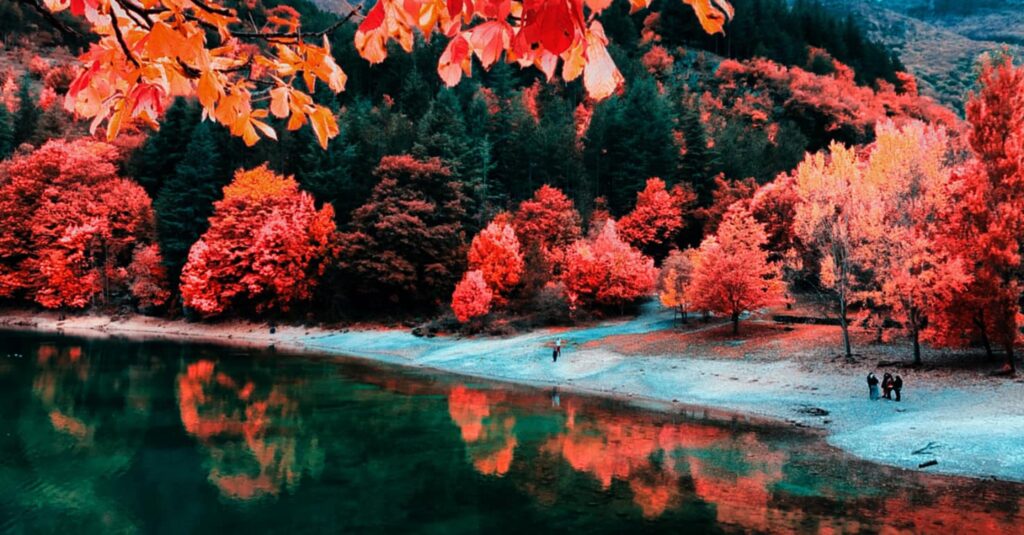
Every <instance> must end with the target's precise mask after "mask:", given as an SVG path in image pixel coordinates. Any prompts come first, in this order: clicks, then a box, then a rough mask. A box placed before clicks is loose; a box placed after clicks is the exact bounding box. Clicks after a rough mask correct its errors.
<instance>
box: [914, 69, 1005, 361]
mask: <svg viewBox="0 0 1024 535" xmlns="http://www.w3.org/2000/svg"><path fill="white" fill-rule="evenodd" d="M979 82H980V85H981V89H980V91H979V92H978V93H977V94H974V95H972V96H971V98H970V100H969V101H968V103H967V119H968V121H969V122H970V124H971V131H970V135H969V138H968V139H969V143H970V146H971V148H972V149H973V150H974V158H973V159H972V160H971V161H969V162H968V163H967V164H966V165H965V166H963V168H961V169H960V170H959V171H958V172H957V173H956V174H955V176H954V179H953V183H954V192H955V193H954V195H953V199H952V200H951V201H950V206H951V208H952V210H951V213H950V217H949V223H948V226H949V228H950V232H948V233H947V236H946V239H948V240H950V242H951V243H950V247H951V248H953V249H954V250H959V251H961V252H962V254H963V255H964V257H965V258H966V265H968V266H971V270H970V274H971V275H972V277H973V280H972V282H971V283H970V284H969V285H967V287H966V288H965V289H964V290H963V291H962V292H959V293H958V294H957V295H956V296H955V298H954V299H951V300H949V301H948V302H947V306H946V307H945V308H944V310H943V313H942V314H941V315H940V316H939V317H937V318H936V321H935V322H934V327H935V328H934V329H932V331H933V334H934V337H933V339H934V341H937V342H940V343H946V344H953V343H958V342H959V343H965V342H970V341H981V342H982V343H984V344H985V346H986V348H989V349H990V344H991V343H995V344H998V345H1000V346H1002V347H1003V349H1004V350H1005V351H1006V363H1007V366H1008V368H1009V369H1010V370H1011V371H1012V370H1014V369H1015V367H1016V365H1015V359H1014V345H1015V344H1016V341H1017V337H1018V315H1019V313H1020V304H1019V299H1020V295H1021V279H1020V268H1021V239H1022V237H1024V102H1022V100H1021V95H1024V68H1021V67H1014V65H1013V64H1012V62H1011V60H1010V59H1005V60H1002V61H999V62H991V61H990V62H988V63H986V64H985V65H984V67H983V69H982V72H981V76H980V77H979ZM990 353H991V350H990Z"/></svg>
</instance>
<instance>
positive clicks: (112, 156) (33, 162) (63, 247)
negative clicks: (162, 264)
mask: <svg viewBox="0 0 1024 535" xmlns="http://www.w3.org/2000/svg"><path fill="white" fill-rule="evenodd" d="M117 158H118V154H117V150H116V149H115V148H114V147H113V146H111V145H107V144H106V143H98V142H95V141H90V140H84V139H83V140H76V141H72V142H65V141H60V140H58V141H51V142H49V143H47V144H45V145H43V146H42V147H40V148H39V149H38V150H36V151H33V152H32V153H29V154H21V155H18V156H16V157H14V158H12V159H11V160H8V161H6V162H5V163H4V164H3V165H2V167H0V221H2V222H3V223H2V224H3V228H4V229H5V232H3V233H2V234H0V295H2V296H3V297H7V298H15V299H18V298H22V299H30V300H33V301H36V302H37V303H39V304H41V305H43V306H44V307H47V308H61V309H64V308H83V307H86V306H88V305H90V304H98V305H113V304H128V303H130V302H131V301H132V300H135V301H136V302H139V303H140V304H142V303H141V301H146V303H145V305H147V306H159V305H160V304H162V302H163V300H164V298H161V297H160V296H162V295H163V293H162V292H160V291H147V293H146V294H145V295H142V294H135V293H134V292H133V290H134V289H135V288H134V281H135V277H134V276H133V275H132V274H131V273H130V265H131V263H132V262H133V259H134V257H135V254H136V253H137V252H138V251H139V250H140V249H145V248H148V247H150V246H151V245H153V243H154V241H155V232H154V221H153V219H154V216H153V209H152V206H151V202H150V199H149V196H148V195H146V192H145V191H144V190H143V189H142V188H141V187H139V186H138V185H137V184H135V183H133V182H130V181H128V180H124V179H121V178H118V177H117V175H116V173H117V168H116V166H115V165H114V163H115V162H116V160H117ZM152 254H154V255H156V256H157V257H158V256H159V252H158V251H153V253H152ZM152 277H153V279H152V280H151V281H150V282H151V285H154V286H159V287H161V288H166V281H165V280H162V278H161V277H160V274H159V272H154V273H153V274H152Z"/></svg>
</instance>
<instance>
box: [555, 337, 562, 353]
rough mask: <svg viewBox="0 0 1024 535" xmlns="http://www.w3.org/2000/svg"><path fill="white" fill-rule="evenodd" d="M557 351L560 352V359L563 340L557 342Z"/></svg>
mask: <svg viewBox="0 0 1024 535" xmlns="http://www.w3.org/2000/svg"><path fill="white" fill-rule="evenodd" d="M555 351H557V352H558V356H559V357H561V356H562V339H561V338H559V339H557V340H555Z"/></svg>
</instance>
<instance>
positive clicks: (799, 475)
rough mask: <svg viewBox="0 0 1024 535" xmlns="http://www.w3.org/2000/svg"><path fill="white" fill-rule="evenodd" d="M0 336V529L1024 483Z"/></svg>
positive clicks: (940, 497) (564, 510)
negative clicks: (0, 359)
mask: <svg viewBox="0 0 1024 535" xmlns="http://www.w3.org/2000/svg"><path fill="white" fill-rule="evenodd" d="M0 344H2V345H3V347H0V353H15V352H18V353H23V354H25V355H26V356H27V358H25V359H23V360H19V361H15V360H11V361H5V362H4V366H3V367H2V368H0V417H2V418H3V422H5V423H7V424H8V425H7V426H6V427H7V428H8V429H12V430H13V431H14V432H13V433H7V434H6V435H2V434H0V532H6V531H15V532H36V531H42V532H52V531H67V530H71V531H74V532H76V533H79V532H110V531H118V532H120V531H147V532H195V531H223V530H225V529H228V530H236V531H237V530H256V531H260V532H263V531H280V532H308V531H329V532H349V531H357V532H364V531H372V532H381V531H384V532H395V531H399V532H406V531H424V530H425V531H434V532H445V533H448V532H487V533H491V532H520V531H524V530H527V529H531V528H534V527H535V526H545V527H546V528H548V529H544V530H542V531H548V530H550V531H581V530H582V531H598V532H622V531H627V530H632V529H637V528H638V526H642V527H643V529H644V530H646V531H652V532H659V531H668V532H675V531H678V530H679V529H686V530H688V531H692V532H703V531H727V532H773V533H860V532H867V533H875V532H886V533H898V532H918V533H943V534H945V533H1022V530H1021V527H1020V526H1021V525H1022V524H1021V523H1022V521H1024V515H1022V510H1024V498H1022V488H1024V487H1022V486H1020V485H1012V484H1004V483H996V482H987V481H979V480H967V479H961V478H947V477H939V476H931V475H928V474H923V473H918V472H905V471H900V470H895V469H890V468H885V467H879V466H876V465H872V464H869V463H864V462H859V461H855V460H851V459H850V458H848V457H846V456H843V455H841V454H840V453H839V452H837V451H835V450H833V449H831V448H829V447H827V446H826V445H824V444H823V443H822V442H821V441H820V440H818V439H816V438H814V437H811V436H807V435H804V434H798V433H796V432H794V431H792V430H787V429H781V428H777V427H773V426H768V425H765V424H761V423H756V422H748V421H744V420H743V419H733V418H732V417H729V416H726V415H716V414H713V413H706V412H704V411H698V412H694V413H692V414H674V415H666V414H658V413H652V412H647V411H642V410H639V409H636V408H631V407H629V406H627V405H625V404H623V403H618V402H611V401H601V400H595V399H592V398H587V397H582V396H579V395H576V394H573V393H572V392H566V391H564V390H563V391H557V390H554V391H551V390H549V391H541V390H533V389H520V388H510V387H504V386H498V385H494V384H489V383H478V382H472V381H466V380H463V379H459V378H455V377H443V376H431V375H422V374H414V373H411V372H406V371H399V370H393V369H381V368H377V367H370V366H365V365H355V364H351V363H349V364H339V363H338V362H337V361H336V360H308V359H301V358H297V357H288V356H280V355H269V354H263V355H258V354H253V353H252V352H239V351H231V350H225V349H221V348H212V347H195V346H183V345H173V344H137V343H130V342H102V343H100V342H89V343H83V342H80V341H76V340H73V339H65V338H55V337H26V336H22V337H18V336H14V335H0ZM5 513H9V514H5Z"/></svg>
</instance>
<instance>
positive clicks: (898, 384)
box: [892, 375, 903, 401]
mask: <svg viewBox="0 0 1024 535" xmlns="http://www.w3.org/2000/svg"><path fill="white" fill-rule="evenodd" d="M892 390H893V392H896V401H899V400H900V390H903V378H902V377H900V376H899V375H897V376H896V378H895V379H893V381H892Z"/></svg>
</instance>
